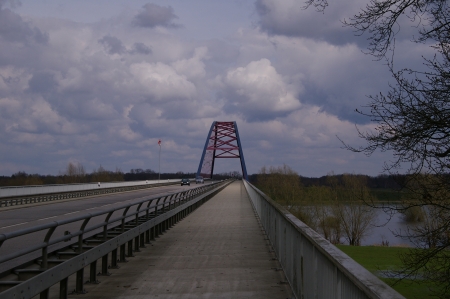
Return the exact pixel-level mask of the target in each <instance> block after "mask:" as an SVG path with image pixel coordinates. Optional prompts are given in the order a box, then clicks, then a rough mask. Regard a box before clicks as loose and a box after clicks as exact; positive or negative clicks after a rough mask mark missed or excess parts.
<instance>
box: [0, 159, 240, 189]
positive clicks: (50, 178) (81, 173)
mask: <svg viewBox="0 0 450 299" xmlns="http://www.w3.org/2000/svg"><path fill="white" fill-rule="evenodd" d="M195 175H196V173H190V172H189V173H184V172H176V173H161V174H160V175H159V174H158V173H157V172H155V171H153V170H151V169H145V170H144V169H140V168H137V169H131V170H130V172H127V173H124V172H122V171H121V170H120V169H118V168H117V169H116V170H114V171H110V170H107V169H104V168H103V167H102V166H100V167H99V168H98V169H96V170H94V171H92V172H91V173H87V172H86V171H85V169H84V167H83V165H81V164H80V163H69V164H68V165H67V168H66V170H65V171H63V172H60V173H59V174H58V175H41V174H28V173H26V172H24V171H19V172H17V173H15V174H13V175H11V176H0V186H24V185H51V184H74V183H81V184H82V183H96V182H121V181H145V180H157V179H158V178H160V179H161V180H168V179H181V178H184V177H186V178H194V177H195ZM233 175H234V173H220V174H215V175H214V179H226V178H229V177H231V176H233Z"/></svg>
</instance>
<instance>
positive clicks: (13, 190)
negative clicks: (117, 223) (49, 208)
mask: <svg viewBox="0 0 450 299" xmlns="http://www.w3.org/2000/svg"><path fill="white" fill-rule="evenodd" d="M178 182H180V179H172V180H147V181H132V182H108V183H87V184H65V185H37V186H11V187H0V208H2V207H9V206H15V205H23V204H30V203H38V202H47V201H54V200H61V199H68V198H78V197H86V196H93V195H100V194H107V193H114V192H124V191H131V190H137V189H144V188H152V187H158V186H165V185H171V184H176V183H178Z"/></svg>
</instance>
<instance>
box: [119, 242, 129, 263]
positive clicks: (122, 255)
mask: <svg viewBox="0 0 450 299" xmlns="http://www.w3.org/2000/svg"><path fill="white" fill-rule="evenodd" d="M119 256H120V258H119V262H121V263H126V262H128V261H127V259H126V258H125V243H123V244H122V245H120V254H119Z"/></svg>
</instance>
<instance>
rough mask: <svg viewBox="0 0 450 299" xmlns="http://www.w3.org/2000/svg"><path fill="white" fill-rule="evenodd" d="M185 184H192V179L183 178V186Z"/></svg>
mask: <svg viewBox="0 0 450 299" xmlns="http://www.w3.org/2000/svg"><path fill="white" fill-rule="evenodd" d="M183 185H188V186H190V185H191V181H190V180H189V179H181V186H183Z"/></svg>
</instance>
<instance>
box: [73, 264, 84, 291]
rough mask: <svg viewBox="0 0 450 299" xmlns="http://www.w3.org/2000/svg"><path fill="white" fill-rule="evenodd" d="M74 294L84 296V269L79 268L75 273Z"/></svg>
mask: <svg viewBox="0 0 450 299" xmlns="http://www.w3.org/2000/svg"><path fill="white" fill-rule="evenodd" d="M75 293H76V294H86V290H85V289H84V268H81V269H80V270H78V271H77V278H76V283H75Z"/></svg>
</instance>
